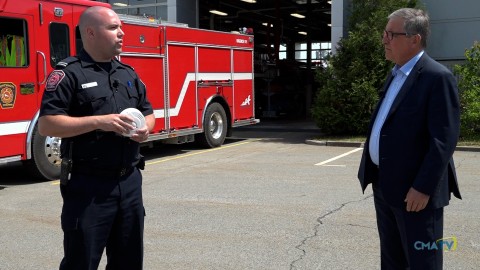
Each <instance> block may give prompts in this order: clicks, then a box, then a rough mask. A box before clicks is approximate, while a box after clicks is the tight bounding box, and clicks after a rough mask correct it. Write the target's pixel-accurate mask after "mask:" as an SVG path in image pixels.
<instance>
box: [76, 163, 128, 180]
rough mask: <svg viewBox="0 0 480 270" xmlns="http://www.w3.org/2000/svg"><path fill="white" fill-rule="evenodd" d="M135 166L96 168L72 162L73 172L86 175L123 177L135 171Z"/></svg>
mask: <svg viewBox="0 0 480 270" xmlns="http://www.w3.org/2000/svg"><path fill="white" fill-rule="evenodd" d="M134 168H135V167H125V168H116V169H105V168H95V167H91V166H87V165H83V164H75V162H74V163H73V164H72V173H79V174H85V175H93V176H101V177H121V176H124V175H127V174H130V173H132V172H133V169H134Z"/></svg>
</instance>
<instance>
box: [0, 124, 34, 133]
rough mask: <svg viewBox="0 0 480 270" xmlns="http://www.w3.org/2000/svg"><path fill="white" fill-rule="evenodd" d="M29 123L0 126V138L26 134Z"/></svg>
mask: <svg viewBox="0 0 480 270" xmlns="http://www.w3.org/2000/svg"><path fill="white" fill-rule="evenodd" d="M29 125H30V121H23V122H11V123H4V124H0V136H5V135H14V134H22V133H27V131H28V126H29Z"/></svg>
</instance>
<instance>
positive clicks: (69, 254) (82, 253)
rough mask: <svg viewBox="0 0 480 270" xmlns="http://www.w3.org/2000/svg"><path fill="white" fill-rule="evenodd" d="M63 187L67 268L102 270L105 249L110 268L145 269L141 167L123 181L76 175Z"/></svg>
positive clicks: (63, 268) (64, 265)
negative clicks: (99, 269)
mask: <svg viewBox="0 0 480 270" xmlns="http://www.w3.org/2000/svg"><path fill="white" fill-rule="evenodd" d="M60 188H61V193H62V197H63V208H62V216H61V222H62V230H63V232H64V243H63V245H64V253H65V254H64V258H63V260H62V262H61V263H60V269H61V270H67V269H68V270H72V269H75V270H76V269H78V270H80V269H82V270H94V269H97V268H98V265H99V263H100V260H101V257H102V254H103V251H104V250H105V249H106V250H105V252H106V256H107V266H106V269H107V270H118V269H128V270H136V269H142V267H143V230H144V218H145V209H144V206H143V199H142V175H141V173H140V171H139V170H138V169H137V168H134V169H133V170H132V171H131V172H130V173H128V174H126V175H123V176H118V177H117V176H115V177H114V176H111V177H104V176H95V175H85V174H82V173H72V175H71V179H70V181H69V182H68V184H67V185H66V186H63V185H61V187H60Z"/></svg>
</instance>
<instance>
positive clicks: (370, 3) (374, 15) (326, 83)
mask: <svg viewBox="0 0 480 270" xmlns="http://www.w3.org/2000/svg"><path fill="white" fill-rule="evenodd" d="M414 6H416V1H406V0H352V5H351V15H350V17H349V34H348V37H347V38H344V39H342V40H341V41H340V42H339V44H338V48H337V53H336V54H335V55H333V56H332V57H330V59H329V65H328V67H327V68H325V69H322V70H319V71H317V75H316V80H317V82H318V84H319V89H318V91H317V94H316V97H315V101H314V104H313V108H312V116H313V119H314V120H315V122H316V124H317V125H318V126H319V127H320V129H321V130H322V132H324V133H326V134H333V135H358V134H364V133H365V132H366V129H367V127H368V123H369V121H370V118H371V114H372V112H373V109H374V106H375V104H376V103H377V101H378V91H380V90H381V89H382V87H383V84H384V82H385V78H386V76H387V74H388V72H389V70H390V69H391V68H392V64H391V63H390V62H387V61H386V60H385V56H384V49H383V45H382V42H381V36H382V34H383V30H384V29H385V25H386V23H387V16H388V15H389V14H390V13H391V12H393V11H394V10H396V9H398V8H401V7H414Z"/></svg>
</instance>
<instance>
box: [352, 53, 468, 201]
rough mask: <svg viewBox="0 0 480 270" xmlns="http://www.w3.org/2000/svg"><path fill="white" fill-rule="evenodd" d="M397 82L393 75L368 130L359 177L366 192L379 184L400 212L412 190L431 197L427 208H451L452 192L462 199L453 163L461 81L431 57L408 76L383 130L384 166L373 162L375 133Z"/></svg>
mask: <svg viewBox="0 0 480 270" xmlns="http://www.w3.org/2000/svg"><path fill="white" fill-rule="evenodd" d="M391 81H392V75H389V76H388V78H387V81H386V83H385V85H384V91H383V94H381V97H380V101H379V103H378V104H377V107H376V109H375V111H374V113H373V115H372V119H371V122H370V126H369V128H368V137H367V141H366V143H365V147H364V150H363V155H362V160H361V163H360V168H359V172H358V179H359V180H360V184H361V186H362V190H363V192H365V189H366V187H367V186H368V184H370V183H376V184H377V185H378V187H379V188H380V190H381V191H382V193H383V196H384V198H385V200H386V201H387V203H389V204H390V205H391V206H394V207H405V202H404V200H405V197H406V195H407V192H408V190H409V189H410V187H413V188H415V189H416V190H418V191H420V192H422V193H425V194H428V195H430V200H429V202H428V205H427V208H432V209H434V208H439V207H443V206H446V205H448V203H449V200H450V194H451V193H453V194H454V195H455V197H457V198H459V199H461V195H460V191H459V188H458V183H457V178H456V172H455V166H454V163H453V158H452V155H453V152H454V150H455V147H456V144H457V140H458V136H459V129H460V108H459V107H460V105H459V98H458V89H457V86H456V80H455V78H454V76H453V75H452V73H451V72H450V71H449V70H448V69H447V68H445V67H444V66H443V65H441V64H440V63H438V62H436V61H434V60H433V59H432V58H430V57H429V56H428V55H427V54H426V53H424V54H423V55H422V57H421V58H420V59H419V60H418V62H417V64H416V65H415V66H414V67H413V69H412V71H411V73H410V75H409V76H408V77H407V79H406V81H405V83H404V84H403V86H402V88H401V89H400V91H399V93H398V95H397V97H396V99H395V100H394V102H393V104H392V107H391V109H390V112H389V113H388V115H387V118H386V120H385V123H384V124H383V127H382V130H381V131H380V145H379V166H377V165H375V164H374V163H373V162H372V160H371V158H370V153H369V147H368V145H369V143H370V134H371V131H372V127H373V123H374V121H375V118H376V116H377V113H378V110H379V107H380V105H381V102H382V101H383V97H384V96H385V94H384V93H385V91H387V89H388V87H389V84H390V82H391Z"/></svg>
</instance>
